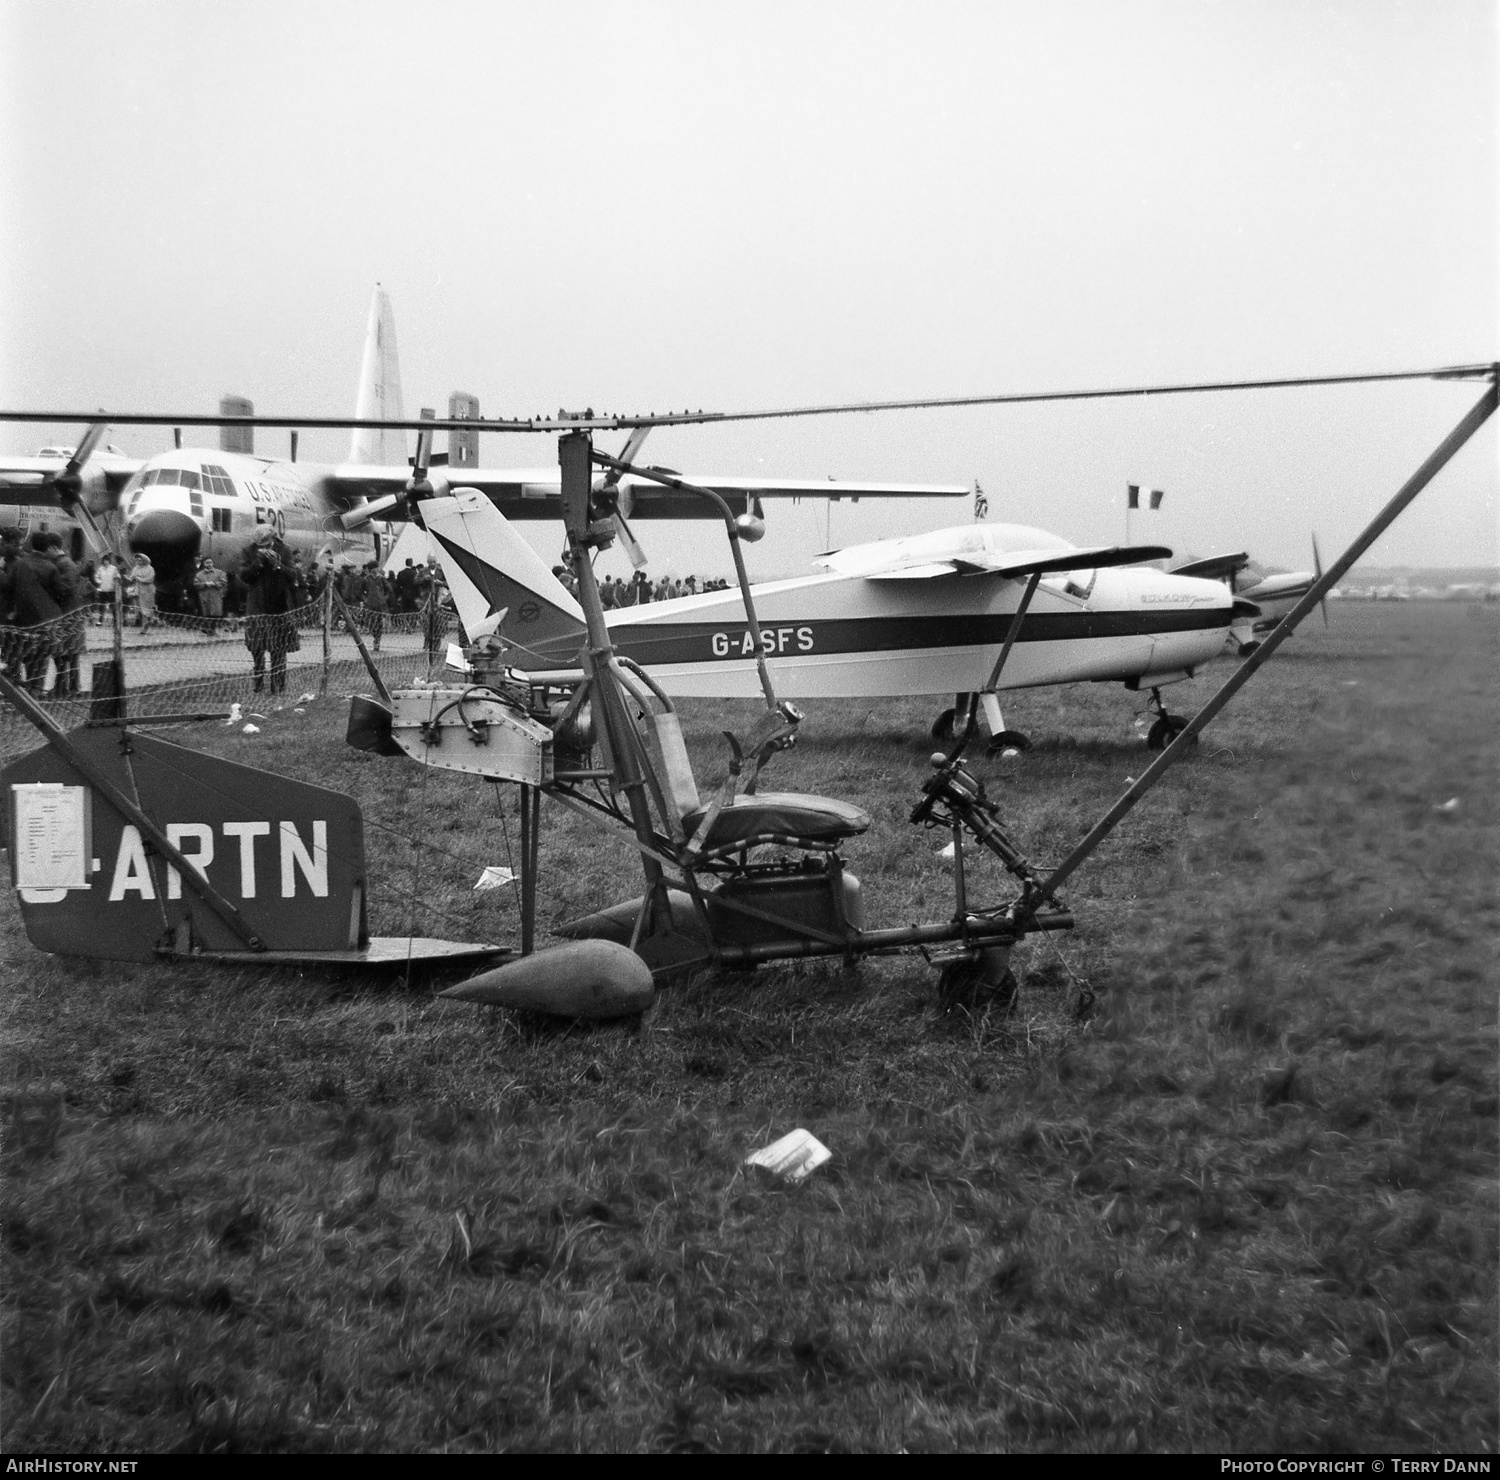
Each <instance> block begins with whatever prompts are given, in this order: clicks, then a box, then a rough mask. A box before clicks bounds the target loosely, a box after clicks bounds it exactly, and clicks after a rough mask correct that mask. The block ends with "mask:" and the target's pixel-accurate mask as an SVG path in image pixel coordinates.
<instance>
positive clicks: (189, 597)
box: [0, 525, 448, 697]
mask: <svg viewBox="0 0 1500 1480" xmlns="http://www.w3.org/2000/svg"><path fill="white" fill-rule="evenodd" d="M330 580H332V581H334V582H335V589H336V590H337V592H338V594H339V596H340V597H341V598H342V600H343V603H344V606H345V607H346V608H347V609H348V610H349V613H350V617H351V619H353V620H355V621H357V622H358V623H359V625H360V626H362V627H363V628H364V629H365V630H366V631H367V632H369V633H370V635H371V637H372V638H373V639H374V641H373V646H374V649H375V651H376V652H379V651H380V643H381V638H382V636H383V634H384V627H385V617H386V614H387V613H411V612H419V611H423V610H425V609H427V608H428V607H429V606H434V607H435V606H437V605H441V604H444V603H445V602H446V599H447V596H448V592H447V588H446V587H445V586H444V585H443V582H442V576H441V573H440V572H439V570H438V568H437V566H436V563H435V562H428V563H427V564H424V565H418V564H416V562H415V561H413V560H408V561H407V562H406V564H405V565H404V566H403V567H402V568H401V569H400V570H398V571H396V572H395V573H394V574H387V573H386V572H385V571H383V570H382V569H381V567H380V565H379V563H378V562H377V561H374V560H371V561H369V562H367V563H366V564H365V565H363V566H358V565H354V564H352V563H345V564H343V565H342V566H340V567H339V568H338V569H335V568H334V567H333V566H332V565H330V564H328V563H326V562H325V563H319V562H312V561H308V560H307V559H305V558H304V557H303V555H302V554H301V553H300V552H299V551H294V550H290V549H289V548H288V547H287V545H286V544H285V542H284V541H283V540H282V539H281V538H280V536H279V535H278V534H277V533H276V531H275V530H274V529H273V528H272V527H271V526H270V525H264V526H262V527H261V528H260V529H258V530H257V531H256V534H255V538H254V540H253V541H252V542H251V544H250V545H249V546H248V547H247V548H246V549H245V551H244V553H243V555H242V556H241V557H240V558H239V559H238V560H236V561H232V562H230V563H229V568H228V569H221V568H220V567H219V566H218V565H217V564H215V562H214V560H213V559H212V557H210V556H204V557H203V558H202V559H200V560H199V561H198V563H197V566H196V568H195V569H194V571H193V574H192V578H191V581H190V582H188V583H177V584H175V585H174V586H172V587H162V586H161V585H160V583H159V582H158V580H157V574H156V571H155V569H154V568H153V566H152V564H151V561H150V560H149V559H148V558H147V557H146V556H145V555H144V554H141V553H137V554H136V555H135V556H134V557H133V558H131V559H126V558H125V557H123V556H117V555H113V554H106V555H103V556H101V557H100V558H99V560H98V561H97V562H95V561H92V560H91V561H87V562H84V563H83V564H81V565H80V564H79V563H78V562H76V561H75V560H73V559H72V557H71V556H70V555H69V554H68V553H67V549H66V547H65V545H64V543H63V539H62V536H61V535H60V534H57V533H52V532H48V531H38V532H36V533H34V534H32V535H31V536H30V537H29V538H23V537H22V535H21V534H20V533H19V532H18V531H16V530H14V529H6V530H3V531H0V670H3V671H4V672H6V673H7V674H8V675H9V676H11V677H12V678H17V679H19V681H21V682H23V683H24V684H25V686H26V687H27V688H29V689H30V690H32V691H33V692H37V693H40V692H41V690H42V686H43V683H44V681H45V679H46V676H47V669H48V665H49V662H50V663H51V664H52V665H53V667H54V668H55V672H56V678H55V680H54V684H53V687H52V693H53V694H54V695H55V696H59V697H61V696H66V695H71V694H76V693H78V692H79V687H80V684H79V673H78V665H79V660H80V658H81V656H82V654H83V652H84V649H85V646H86V638H87V630H86V629H87V626H88V624H89V623H91V622H92V623H94V624H95V625H104V624H107V623H109V622H111V621H112V620H113V618H112V609H113V607H114V604H115V602H116V599H117V598H118V599H119V600H120V603H121V609H122V611H123V613H124V620H125V623H126V625H127V626H130V627H133V628H137V629H139V630H141V631H149V630H150V629H151V628H153V627H156V626H159V625H161V624H162V613H164V612H165V613H169V614H171V615H172V616H173V617H174V618H176V619H177V621H178V624H179V625H181V624H182V619H183V618H187V619H188V623H187V625H198V626H199V630H200V631H203V632H205V633H209V632H212V631H213V628H212V627H211V626H210V625H209V624H210V623H211V622H214V621H215V620H220V619H225V618H227V619H230V620H231V621H233V622H235V623H238V624H239V625H240V627H241V628H242V630H243V633H244V640H245V646H246V647H247V648H248V649H249V652H250V658H251V663H252V671H253V674H254V687H255V689H256V691H257V692H259V691H260V690H261V689H262V687H263V686H264V684H265V682H266V680H267V677H268V676H269V681H270V688H271V692H272V693H280V692H282V691H283V690H284V689H285V687H286V658H287V654H288V653H292V652H296V651H297V650H298V649H299V648H300V647H301V638H300V636H299V633H298V625H299V624H298V618H297V615H296V614H297V613H298V612H299V611H300V610H303V609H306V608H310V607H313V606H314V605H315V604H316V603H319V602H321V600H322V598H323V594H324V592H325V590H326V589H327V586H328V583H329V581H330ZM193 618H199V619H202V621H201V624H194V623H193V622H192V620H191V619H193ZM433 625H434V630H436V624H433ZM268 668H269V673H268Z"/></svg>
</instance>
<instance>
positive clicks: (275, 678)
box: [240, 524, 300, 694]
mask: <svg viewBox="0 0 1500 1480" xmlns="http://www.w3.org/2000/svg"><path fill="white" fill-rule="evenodd" d="M240 579H241V580H243V581H244V583H245V646H246V647H247V648H249V649H250V657H251V659H252V660H253V662H254V665H255V692H256V693H259V692H260V690H261V686H262V684H263V683H264V681H265V663H266V654H267V653H269V654H270V655H271V692H272V693H273V694H281V693H285V691H286V655H287V654H288V653H289V652H295V651H296V649H297V648H298V647H299V646H300V643H299V641H298V638H297V627H296V624H295V623H294V621H293V620H292V616H291V611H292V605H293V600H294V596H293V585H292V570H291V552H290V551H289V550H288V549H287V547H286V546H285V545H284V544H283V543H282V542H281V541H280V540H279V539H277V538H276V531H275V530H274V529H272V528H271V526H270V525H269V524H263V525H262V526H261V527H260V528H259V529H258V530H256V531H255V540H254V543H253V544H251V545H250V546H249V547H248V548H247V549H246V551H245V555H244V559H243V560H242V561H241V563H240Z"/></svg>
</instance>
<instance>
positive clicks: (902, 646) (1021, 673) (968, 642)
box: [523, 568, 1230, 699]
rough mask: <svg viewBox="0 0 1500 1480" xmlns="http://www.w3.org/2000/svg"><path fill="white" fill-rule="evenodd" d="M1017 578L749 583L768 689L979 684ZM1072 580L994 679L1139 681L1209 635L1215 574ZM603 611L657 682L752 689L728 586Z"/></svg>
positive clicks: (616, 637) (858, 690) (1052, 584)
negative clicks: (771, 683)
mask: <svg viewBox="0 0 1500 1480" xmlns="http://www.w3.org/2000/svg"><path fill="white" fill-rule="evenodd" d="M1080 574H1081V575H1083V576H1085V577H1087V576H1088V574H1089V573H1088V572H1080ZM1070 586H1071V587H1072V590H1070V589H1068V588H1069V587H1070ZM1024 589H1025V583H1024V582H1017V581H1014V580H1005V579H1002V578H1000V577H996V576H987V575H971V576H962V577H956V578H951V579H949V580H943V581H876V580H870V579H867V578H865V577H861V576H851V575H844V574H840V573H837V572H830V573H827V574H822V575H815V576H807V577H801V578H798V579H794V580H787V581H772V582H769V583H767V584H765V585H759V586H756V587H755V588H754V598H755V612H756V617H757V619H758V621H759V625H760V629H761V641H762V643H763V644H764V647H765V650H766V655H767V657H768V658H770V659H772V660H774V661H773V665H772V667H773V672H774V675H775V681H776V691H777V693H778V694H780V695H782V696H783V697H785V698H789V699H799V698H808V699H816V698H829V699H834V698H874V697H878V696H882V695H893V694H953V693H959V692H965V691H975V690H980V689H983V688H984V687H985V681H986V679H987V677H988V675H989V673H990V671H991V670H992V669H993V667H994V664H995V660H996V658H997V657H998V656H999V653H1000V647H1001V644H1002V643H1003V642H1004V640H1005V634H1006V630H1007V629H1008V627H1009V626H1010V621H1011V618H1012V617H1013V616H1014V615H1015V611H1016V607H1017V605H1018V603H1019V601H1020V599H1021V595H1022V592H1023V591H1024ZM1084 589H1085V588H1084V586H1083V585H1081V584H1079V583H1078V582H1077V581H1076V580H1070V579H1069V578H1067V577H1056V578H1051V579H1047V580H1043V581H1042V582H1040V583H1039V585H1038V587H1037V591H1036V595H1035V596H1034V597H1033V598H1032V602H1031V605H1030V607H1029V608H1028V610H1027V612H1026V616H1025V617H1024V619H1023V620H1022V623H1021V628H1020V634H1019V636H1018V638H1017V640H1016V644H1015V646H1014V647H1013V648H1012V650H1011V653H1010V656H1009V658H1008V659H1007V660H1006V665H1005V670H1004V672H1003V673H1002V674H1001V677H1000V682H999V685H998V687H999V688H1002V689H1012V688H1027V687H1030V686H1033V685H1038V684H1054V683H1073V682H1079V681H1089V680H1104V679H1122V680H1129V679H1146V680H1149V679H1150V678H1151V677H1152V675H1163V676H1165V675H1168V674H1180V673H1182V672H1184V671H1185V670H1190V669H1194V668H1197V667H1199V666H1200V665H1202V664H1204V663H1207V662H1208V661H1209V660H1210V659H1211V658H1213V657H1214V656H1215V655H1216V654H1217V653H1218V652H1219V650H1220V649H1221V648H1222V647H1223V644H1224V632H1225V629H1226V627H1227V626H1228V622H1229V613H1230V602H1229V601H1228V600H1227V599H1226V593H1225V591H1224V588H1223V586H1221V585H1219V584H1218V583H1217V582H1214V581H1191V580H1185V579H1183V578H1181V577H1169V576H1164V575H1162V573H1161V572H1159V571H1155V570H1151V569H1146V568H1139V569H1137V568H1122V569H1114V570H1100V571H1097V572H1094V573H1093V579H1092V582H1091V583H1089V587H1088V589H1087V594H1086V595H1081V594H1075V593H1078V592H1081V591H1083V590H1084ZM608 623H609V632H610V638H611V640H612V641H613V642H614V643H615V645H616V648H617V650H618V651H619V652H621V653H624V654H625V655H626V656H628V657H631V658H634V659H635V661H636V662H638V663H640V664H642V665H643V666H647V667H649V668H650V670H651V672H652V674H653V676H655V677H656V678H657V680H658V681H659V682H660V683H661V684H662V686H663V687H664V688H666V689H667V690H668V692H669V693H672V694H680V695H683V696H690V695H702V696H707V697H724V698H728V697H736V696H739V697H743V696H751V695H754V694H757V693H759V682H758V679H757V676H756V671H755V665H754V656H753V650H752V645H751V639H750V636H749V634H748V632H747V631H746V625H745V612H744V603H743V602H742V600H741V599H740V595H739V592H738V591H733V590H732V591H723V592H714V593H711V594H709V595H706V596H689V597H682V598H680V599H678V600H675V601H667V602H653V603H651V604H649V605H646V606H641V607H625V608H622V609H618V610H615V611H613V612H610V613H609V614H608ZM523 640H524V639H523ZM569 666H571V661H570V664H569Z"/></svg>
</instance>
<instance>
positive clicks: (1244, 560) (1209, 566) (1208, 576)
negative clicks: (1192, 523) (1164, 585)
mask: <svg viewBox="0 0 1500 1480" xmlns="http://www.w3.org/2000/svg"><path fill="white" fill-rule="evenodd" d="M1249 564H1250V557H1249V556H1248V555H1247V554H1246V553H1245V552H1244V551H1243V550H1241V551H1240V552H1239V554H1237V555H1210V556H1209V557H1208V558H1207V559H1206V560H1189V561H1188V563H1187V564H1186V565H1179V566H1177V567H1176V568H1175V569H1174V570H1173V571H1172V574H1173V575H1174V576H1200V577H1201V578H1202V579H1203V580H1205V581H1223V580H1227V579H1228V578H1229V577H1231V576H1237V575H1238V574H1239V573H1240V572H1241V571H1242V570H1244V568H1245V567H1246V566H1247V565H1249Z"/></svg>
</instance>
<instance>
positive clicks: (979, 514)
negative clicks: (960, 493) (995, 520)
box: [974, 478, 990, 520]
mask: <svg viewBox="0 0 1500 1480" xmlns="http://www.w3.org/2000/svg"><path fill="white" fill-rule="evenodd" d="M989 511H990V501H989V500H988V499H987V498H986V497H985V496H984V489H982V488H981V487H980V486H979V480H978V479H977V478H976V479H975V480H974V518H975V519H976V520H977V519H983V518H984V516H985V515H986V514H988V513H989Z"/></svg>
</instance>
